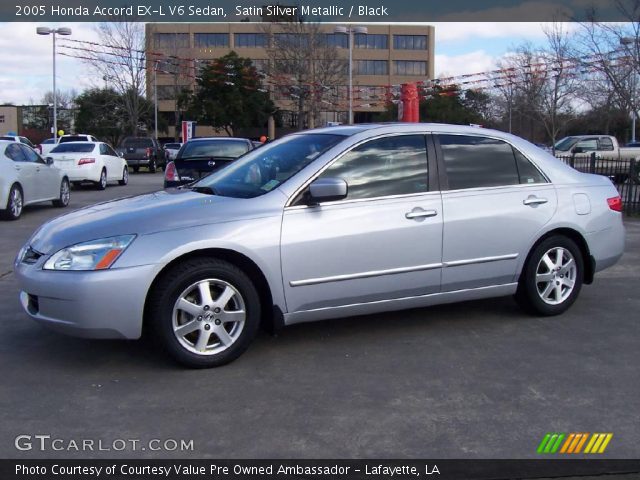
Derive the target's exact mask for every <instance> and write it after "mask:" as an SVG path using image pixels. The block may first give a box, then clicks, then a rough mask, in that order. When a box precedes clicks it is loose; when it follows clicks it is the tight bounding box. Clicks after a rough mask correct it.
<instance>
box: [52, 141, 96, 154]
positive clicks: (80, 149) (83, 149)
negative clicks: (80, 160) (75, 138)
mask: <svg viewBox="0 0 640 480" xmlns="http://www.w3.org/2000/svg"><path fill="white" fill-rule="evenodd" d="M95 147H96V144H95V143H64V144H61V145H58V146H57V147H54V148H53V150H51V153H89V152H93V149H94V148H95Z"/></svg>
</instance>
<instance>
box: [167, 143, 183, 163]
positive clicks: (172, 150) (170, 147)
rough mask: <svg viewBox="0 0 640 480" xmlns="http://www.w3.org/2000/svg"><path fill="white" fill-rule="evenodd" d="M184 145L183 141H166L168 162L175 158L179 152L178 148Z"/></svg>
mask: <svg viewBox="0 0 640 480" xmlns="http://www.w3.org/2000/svg"><path fill="white" fill-rule="evenodd" d="M180 147H182V143H165V144H164V147H163V148H164V155H165V158H166V159H167V162H169V161H172V160H175V159H176V155H177V154H178V150H180Z"/></svg>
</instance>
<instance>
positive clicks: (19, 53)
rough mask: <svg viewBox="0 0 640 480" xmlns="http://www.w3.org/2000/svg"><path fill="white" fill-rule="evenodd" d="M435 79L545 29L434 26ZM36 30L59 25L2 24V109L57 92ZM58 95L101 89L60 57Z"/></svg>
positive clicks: (481, 64)
mask: <svg viewBox="0 0 640 480" xmlns="http://www.w3.org/2000/svg"><path fill="white" fill-rule="evenodd" d="M434 25H435V27H436V37H435V50H436V57H435V72H436V77H442V76H445V75H446V76H448V75H459V74H465V73H476V72H483V71H487V70H491V69H493V68H494V67H495V64H496V61H497V60H498V59H499V58H500V57H501V56H503V55H504V54H505V53H506V52H508V51H509V49H510V48H512V47H513V46H515V45H517V44H519V43H522V42H523V41H531V42H532V43H534V44H542V43H543V42H544V32H543V26H542V25H541V24H540V23H505V22H499V23H495V22H491V23H489V22H487V23H480V22H478V23H435V24H434ZM36 26H49V27H55V26H58V25H57V24H36V23H0V51H1V52H2V60H1V66H0V103H4V102H11V103H14V104H16V105H19V104H28V103H30V102H31V101H33V102H35V103H38V102H40V100H41V99H42V96H43V95H44V93H45V92H47V91H49V90H51V89H52V76H51V67H52V65H51V57H52V55H51V37H50V36H39V35H36ZM66 26H70V27H71V28H72V29H73V36H72V38H74V39H77V40H92V41H99V39H98V37H97V35H96V33H95V32H94V28H95V26H94V24H90V23H71V24H69V25H66ZM57 58H58V60H57V69H58V74H57V81H58V89H59V90H68V89H71V88H75V89H76V90H78V91H82V90H84V89H86V88H90V87H92V86H95V85H96V84H100V83H101V82H98V81H97V80H96V79H92V78H91V75H90V73H89V72H88V71H87V68H86V66H85V65H83V63H82V62H81V61H79V60H75V59H71V58H68V57H64V56H61V55H59V56H58V57H57Z"/></svg>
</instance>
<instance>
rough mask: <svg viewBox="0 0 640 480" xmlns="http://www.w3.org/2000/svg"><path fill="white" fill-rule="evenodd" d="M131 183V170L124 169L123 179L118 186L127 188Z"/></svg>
mask: <svg viewBox="0 0 640 480" xmlns="http://www.w3.org/2000/svg"><path fill="white" fill-rule="evenodd" d="M128 183H129V169H128V168H127V167H124V168H123V169H122V179H121V180H118V184H119V185H122V186H125V185H127V184H128Z"/></svg>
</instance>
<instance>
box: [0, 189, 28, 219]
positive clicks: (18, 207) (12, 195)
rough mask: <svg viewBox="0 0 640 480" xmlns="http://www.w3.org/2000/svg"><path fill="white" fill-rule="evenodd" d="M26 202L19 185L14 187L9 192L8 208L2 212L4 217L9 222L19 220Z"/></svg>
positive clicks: (0, 211)
mask: <svg viewBox="0 0 640 480" xmlns="http://www.w3.org/2000/svg"><path fill="white" fill-rule="evenodd" d="M23 206H24V200H23V198H22V190H20V187H18V185H13V186H12V187H11V190H9V198H8V199H7V208H6V209H5V210H0V213H2V216H3V217H4V218H6V219H7V220H17V219H19V218H20V215H22V208H23Z"/></svg>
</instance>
